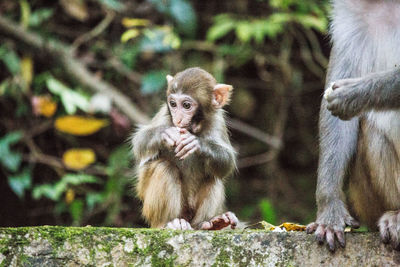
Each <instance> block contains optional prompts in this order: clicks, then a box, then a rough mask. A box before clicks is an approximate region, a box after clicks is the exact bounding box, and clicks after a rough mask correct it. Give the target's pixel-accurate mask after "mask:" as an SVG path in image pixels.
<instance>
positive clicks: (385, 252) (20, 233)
mask: <svg viewBox="0 0 400 267" xmlns="http://www.w3.org/2000/svg"><path fill="white" fill-rule="evenodd" d="M346 236H347V247H346V248H345V249H339V250H338V251H337V252H335V253H334V254H332V253H330V252H329V251H328V250H327V248H326V247H325V246H318V245H317V244H316V242H315V240H314V237H313V236H311V235H307V234H305V233H302V232H295V233H271V232H265V231H260V230H244V231H241V230H236V231H213V232H207V231H185V232H183V231H167V230H154V229H127V228H99V227H57V226H42V227H22V228H0V266H40V267H44V266H177V265H178V266H211V265H214V266H357V267H358V266H398V265H399V264H400V253H399V252H397V251H393V250H392V249H390V247H388V246H385V245H383V244H381V243H380V241H379V237H378V235H377V234H376V233H349V234H347V235H346Z"/></svg>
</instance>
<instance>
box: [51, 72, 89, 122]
mask: <svg viewBox="0 0 400 267" xmlns="http://www.w3.org/2000/svg"><path fill="white" fill-rule="evenodd" d="M46 84H47V87H48V88H49V90H50V92H52V93H53V94H55V95H58V96H60V98H61V102H62V104H63V106H64V108H65V111H66V112H67V113H68V114H75V112H76V110H77V109H78V108H80V109H81V110H83V111H87V110H88V108H89V103H90V101H89V99H88V97H87V96H85V95H83V94H81V93H79V92H77V91H74V90H72V89H70V88H68V87H67V86H65V85H64V84H63V83H61V82H60V81H58V80H56V79H54V78H53V77H49V78H48V80H47V81H46Z"/></svg>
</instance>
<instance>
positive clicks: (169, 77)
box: [166, 74, 174, 85]
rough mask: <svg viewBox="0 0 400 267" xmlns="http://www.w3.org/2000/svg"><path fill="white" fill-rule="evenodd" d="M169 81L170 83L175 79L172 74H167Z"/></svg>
mask: <svg viewBox="0 0 400 267" xmlns="http://www.w3.org/2000/svg"><path fill="white" fill-rule="evenodd" d="M166 78H167V82H168V85H169V84H170V83H171V81H172V80H173V79H174V77H172V76H171V75H169V74H168V75H167V77H166Z"/></svg>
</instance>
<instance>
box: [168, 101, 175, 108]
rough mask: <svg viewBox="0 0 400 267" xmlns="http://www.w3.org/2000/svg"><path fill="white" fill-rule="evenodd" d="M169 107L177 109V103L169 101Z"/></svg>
mask: <svg viewBox="0 0 400 267" xmlns="http://www.w3.org/2000/svg"><path fill="white" fill-rule="evenodd" d="M169 105H170V106H171V107H173V108H175V107H176V102H175V101H172V100H171V101H169Z"/></svg>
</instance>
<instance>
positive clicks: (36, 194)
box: [32, 184, 60, 201]
mask: <svg viewBox="0 0 400 267" xmlns="http://www.w3.org/2000/svg"><path fill="white" fill-rule="evenodd" d="M32 197H33V199H40V198H42V197H45V198H48V199H51V200H53V201H57V200H59V198H60V195H58V194H57V193H56V190H55V187H54V186H53V185H51V184H43V185H37V186H35V188H33V191H32Z"/></svg>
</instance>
